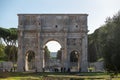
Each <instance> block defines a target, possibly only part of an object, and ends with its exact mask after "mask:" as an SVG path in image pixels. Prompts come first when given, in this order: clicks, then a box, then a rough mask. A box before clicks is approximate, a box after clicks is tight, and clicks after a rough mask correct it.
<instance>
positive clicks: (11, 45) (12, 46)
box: [0, 27, 17, 61]
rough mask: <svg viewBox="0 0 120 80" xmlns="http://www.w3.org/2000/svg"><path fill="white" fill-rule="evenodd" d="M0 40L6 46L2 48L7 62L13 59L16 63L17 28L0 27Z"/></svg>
mask: <svg viewBox="0 0 120 80" xmlns="http://www.w3.org/2000/svg"><path fill="white" fill-rule="evenodd" d="M0 38H2V39H3V41H4V43H5V44H6V46H5V48H4V52H5V54H6V56H5V57H4V58H7V59H6V60H8V61H13V60H12V58H13V57H15V58H14V59H15V61H16V58H17V56H16V54H17V52H16V50H17V47H16V46H17V28H10V29H6V28H1V27H0Z"/></svg>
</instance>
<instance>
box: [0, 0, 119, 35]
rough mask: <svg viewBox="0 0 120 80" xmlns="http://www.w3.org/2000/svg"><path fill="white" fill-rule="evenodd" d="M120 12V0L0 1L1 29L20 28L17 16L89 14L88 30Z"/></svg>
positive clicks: (102, 23) (95, 27)
mask: <svg viewBox="0 0 120 80" xmlns="http://www.w3.org/2000/svg"><path fill="white" fill-rule="evenodd" d="M119 10H120V0H0V27H4V28H11V27H16V28H17V27H18V16H17V14H27V13H29V14H44V13H59V14H60V13H62V14H72V13H73V14H88V30H89V33H93V32H94V30H95V29H97V28H99V27H100V26H102V25H104V23H105V20H106V18H107V17H112V16H113V15H114V14H116V13H117V12H118V11H119Z"/></svg>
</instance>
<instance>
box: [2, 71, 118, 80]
mask: <svg viewBox="0 0 120 80" xmlns="http://www.w3.org/2000/svg"><path fill="white" fill-rule="evenodd" d="M109 79H110V76H109V75H107V74H106V73H49V72H48V73H47V72H44V73H33V72H32V73H30V72H23V73H18V72H2V73H0V80H109ZM112 80H120V74H119V75H118V77H116V78H113V79H112Z"/></svg>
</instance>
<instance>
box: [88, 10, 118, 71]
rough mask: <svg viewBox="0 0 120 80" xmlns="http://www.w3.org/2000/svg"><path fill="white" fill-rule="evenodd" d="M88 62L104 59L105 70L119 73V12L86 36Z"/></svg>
mask: <svg viewBox="0 0 120 80" xmlns="http://www.w3.org/2000/svg"><path fill="white" fill-rule="evenodd" d="M88 52H89V54H88V55H89V57H88V58H89V61H90V62H95V61H97V60H98V59H99V58H102V57H103V58H104V62H105V68H107V69H110V70H113V71H115V70H118V71H120V63H119V62H118V61H119V58H120V12H118V13H117V14H116V15H114V16H113V17H112V18H110V17H108V18H107V19H106V22H105V24H104V25H103V26H101V27H100V28H98V29H97V30H95V32H94V33H93V34H90V35H89V36H88Z"/></svg>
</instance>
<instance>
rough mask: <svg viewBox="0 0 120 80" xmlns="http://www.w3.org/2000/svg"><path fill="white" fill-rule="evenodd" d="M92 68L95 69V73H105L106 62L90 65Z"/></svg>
mask: <svg viewBox="0 0 120 80" xmlns="http://www.w3.org/2000/svg"><path fill="white" fill-rule="evenodd" d="M90 67H91V68H93V69H92V71H93V72H103V71H104V62H103V61H98V62H94V63H90Z"/></svg>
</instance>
